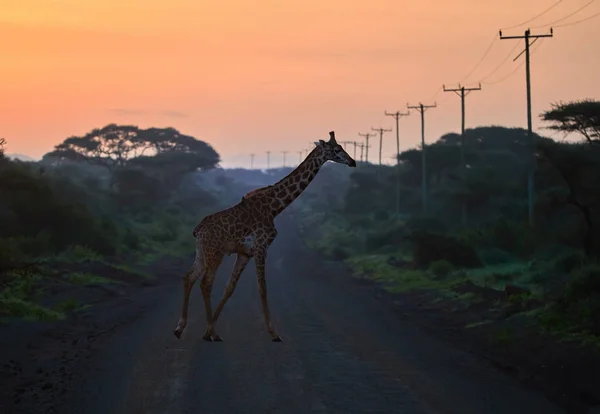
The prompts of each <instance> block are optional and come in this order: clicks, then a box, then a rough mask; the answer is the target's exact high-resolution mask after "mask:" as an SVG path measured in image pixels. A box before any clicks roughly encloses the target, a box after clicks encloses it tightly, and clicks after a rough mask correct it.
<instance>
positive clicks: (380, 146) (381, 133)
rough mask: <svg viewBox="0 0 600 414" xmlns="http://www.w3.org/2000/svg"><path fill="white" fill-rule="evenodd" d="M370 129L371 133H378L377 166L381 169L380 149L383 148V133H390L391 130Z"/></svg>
mask: <svg viewBox="0 0 600 414" xmlns="http://www.w3.org/2000/svg"><path fill="white" fill-rule="evenodd" d="M371 129H372V130H373V131H377V132H379V166H380V167H381V149H382V147H383V133H384V132H391V131H392V130H391V129H385V128H373V127H371Z"/></svg>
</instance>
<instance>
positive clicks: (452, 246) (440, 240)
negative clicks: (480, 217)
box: [407, 231, 482, 268]
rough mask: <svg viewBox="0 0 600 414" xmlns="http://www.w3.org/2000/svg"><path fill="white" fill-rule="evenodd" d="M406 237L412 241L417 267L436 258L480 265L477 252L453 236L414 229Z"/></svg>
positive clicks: (426, 264)
mask: <svg viewBox="0 0 600 414" xmlns="http://www.w3.org/2000/svg"><path fill="white" fill-rule="evenodd" d="M407 239H409V240H411V241H412V243H413V260H414V262H415V265H417V266H419V267H426V266H428V265H429V264H430V263H431V262H434V261H436V260H447V261H449V262H450V263H452V264H453V265H455V266H461V267H469V268H473V267H479V266H481V265H482V263H481V260H480V259H479V256H478V255H477V252H476V251H475V250H474V249H473V248H472V247H471V246H469V245H468V244H466V243H464V242H462V241H460V240H458V239H456V238H454V237H451V236H446V235H441V234H435V233H428V232H425V231H416V232H413V233H411V234H410V235H409V236H407Z"/></svg>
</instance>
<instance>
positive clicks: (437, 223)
mask: <svg viewBox="0 0 600 414" xmlns="http://www.w3.org/2000/svg"><path fill="white" fill-rule="evenodd" d="M541 118H542V119H543V120H544V121H546V125H547V127H548V129H549V132H553V133H554V137H555V138H554V139H550V138H546V137H543V136H540V135H537V134H536V135H535V160H536V164H537V168H536V174H535V197H534V200H535V203H534V219H535V221H534V226H533V227H531V226H530V225H529V222H528V203H527V201H528V194H527V171H528V170H527V168H528V163H529V160H530V146H529V142H530V141H529V138H528V136H527V131H526V130H523V129H519V128H505V127H501V126H486V127H477V128H473V129H468V130H467V131H466V133H465V136H464V143H465V145H464V157H465V165H466V168H462V167H461V162H460V160H461V147H460V143H461V136H460V135H459V134H455V133H449V134H446V135H444V136H442V137H440V138H439V139H438V140H437V141H435V142H434V143H431V144H428V145H427V146H426V157H427V164H426V165H427V178H426V179H427V188H428V192H427V210H426V211H424V210H423V204H422V181H421V180H422V173H421V170H422V165H421V162H422V153H421V150H420V149H410V150H407V151H404V152H403V153H401V154H400V155H399V161H400V162H399V166H398V167H395V166H394V167H391V166H381V167H380V166H376V165H374V164H367V163H361V164H359V167H358V168H357V169H356V170H351V169H348V168H344V167H343V166H338V165H333V164H332V165H330V164H327V165H326V168H324V171H323V172H322V173H321V174H319V175H318V176H317V178H316V179H315V182H314V183H313V184H312V185H311V186H310V187H309V188H308V189H307V190H306V192H305V194H303V195H302V197H300V198H299V200H298V201H297V203H296V205H295V211H296V216H297V217H298V219H299V220H300V221H301V225H302V233H303V237H304V239H305V240H306V242H307V244H308V245H309V246H310V247H311V248H313V249H315V250H318V251H319V252H321V253H322V254H323V255H325V256H327V257H328V258H330V259H331V260H337V261H343V262H345V263H346V264H347V265H348V266H350V267H351V268H352V270H353V272H354V274H355V276H356V277H360V278H368V279H372V280H374V281H376V282H377V283H380V284H381V285H382V286H383V287H384V288H385V289H387V290H388V291H390V292H393V293H395V294H399V295H401V294H406V293H408V292H410V293H411V294H412V295H413V296H414V295H415V294H419V295H422V296H423V298H425V299H424V300H426V303H429V304H430V305H431V306H432V307H434V306H436V304H438V305H437V306H444V311H445V312H450V313H451V314H453V315H454V318H455V319H456V320H460V321H462V323H463V327H465V328H473V329H475V328H477V327H483V326H486V325H489V324H496V325H497V326H499V327H501V328H502V330H498V329H497V330H495V331H494V332H493V335H496V339H497V340H498V341H505V340H507V337H508V336H510V335H508V334H506V332H505V331H506V329H509V330H510V329H511V327H512V326H513V325H514V326H516V325H518V326H522V325H526V326H527V329H530V330H531V329H534V330H537V331H539V332H543V333H547V334H550V335H552V336H553V337H554V338H556V339H558V340H561V341H562V340H574V341H576V342H578V343H587V344H594V345H600V262H599V258H600V233H599V230H600V224H599V223H600V204H599V202H600V180H599V179H598V177H600V102H596V101H589V100H584V101H577V102H568V103H560V104H556V105H552V107H551V108H550V109H549V110H547V111H545V112H544V113H543V114H541ZM563 135H567V137H568V141H567V140H564V139H561V138H562V136H563ZM398 183H399V185H398ZM397 194H398V195H399V200H400V203H399V205H397V204H396V203H397V201H396V200H397V199H396V197H397ZM442 304H443V305H442ZM460 315H463V316H460ZM464 315H466V316H464ZM507 324H508V325H507ZM507 326H508V327H507ZM499 332H500V333H499ZM498 338H499V339H498Z"/></svg>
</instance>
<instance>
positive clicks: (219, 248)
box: [174, 131, 356, 341]
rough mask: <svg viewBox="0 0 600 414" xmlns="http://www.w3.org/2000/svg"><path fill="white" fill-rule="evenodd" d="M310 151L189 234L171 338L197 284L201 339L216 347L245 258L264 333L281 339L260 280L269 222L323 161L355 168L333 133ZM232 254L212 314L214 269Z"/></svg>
mask: <svg viewBox="0 0 600 414" xmlns="http://www.w3.org/2000/svg"><path fill="white" fill-rule="evenodd" d="M315 144H316V145H315V148H314V149H313V150H312V151H311V152H310V153H309V154H308V156H307V157H306V158H305V159H304V161H302V162H301V163H300V165H299V166H298V167H297V168H296V169H294V170H293V171H292V172H290V173H289V174H288V175H287V176H285V177H284V178H282V179H281V180H279V181H278V182H276V183H275V184H272V185H269V186H267V187H262V188H258V189H256V190H253V191H250V192H248V193H247V194H246V195H244V196H243V197H242V199H241V200H240V202H239V203H237V204H236V205H234V206H232V207H229V208H227V209H225V210H222V211H219V212H217V213H214V214H211V215H209V216H206V217H204V219H202V221H200V223H199V224H198V225H197V226H196V227H195V228H194V230H193V232H192V234H193V236H194V237H195V239H196V258H195V260H194V264H193V265H192V268H191V269H190V270H189V271H188V272H187V273H186V274H185V276H184V277H183V304H182V310H181V318H180V319H179V322H178V323H177V326H176V328H175V331H174V334H175V336H176V337H177V338H180V337H181V334H182V333H183V331H184V329H185V327H186V325H187V315H188V307H189V299H190V292H191V290H192V287H193V286H194V283H195V282H196V280H197V279H201V281H200V287H201V290H202V296H203V299H204V307H205V312H206V330H205V333H204V336H203V339H205V340H207V341H220V340H222V339H221V337H220V336H219V335H218V334H217V332H216V328H215V326H216V323H217V320H218V318H219V316H220V314H221V312H222V311H223V307H224V306H225V303H226V302H227V301H228V300H229V298H230V297H231V296H232V295H233V292H234V290H235V287H236V285H237V282H238V280H239V278H240V276H241V274H242V272H243V271H244V269H245V268H246V265H247V264H248V262H250V259H251V258H254V262H255V266H256V275H257V281H258V291H259V294H260V300H261V305H262V311H263V316H264V320H265V325H266V327H267V331H268V332H269V335H270V336H271V339H272V340H273V341H281V337H280V336H279V335H278V333H277V331H276V330H275V328H274V327H273V325H272V323H271V316H270V311H269V305H268V298H267V285H266V278H265V263H266V259H267V251H268V249H269V246H270V245H271V243H272V242H273V240H275V237H276V236H277V230H276V229H275V223H274V220H275V217H277V216H278V215H279V214H280V213H281V212H282V211H283V210H285V208H286V207H288V206H289V205H290V204H291V203H292V202H293V201H294V200H295V199H296V198H297V197H298V196H299V195H300V194H301V193H302V192H303V191H304V190H305V189H306V187H308V185H309V184H310V182H311V181H312V180H313V179H314V178H315V176H316V175H317V173H318V172H319V170H320V168H321V167H322V166H323V164H325V163H326V162H327V161H333V162H336V163H340V164H345V165H348V166H350V167H356V161H355V160H354V159H352V157H350V155H348V153H347V152H346V151H345V150H344V149H343V148H342V146H341V145H339V144H338V143H337V142H336V140H335V133H334V132H333V131H331V132H330V133H329V141H324V140H319V141H317V142H315ZM234 253H235V254H237V259H236V262H235V265H234V268H233V272H232V274H231V277H230V279H229V281H228V283H227V285H226V287H225V291H224V293H223V297H222V299H221V300H220V302H219V304H218V305H217V308H216V309H215V311H214V312H213V311H212V305H211V292H212V287H213V283H214V280H215V276H216V272H217V269H218V268H219V266H220V264H221V262H222V260H223V257H224V255H226V254H227V255H231V254H234Z"/></svg>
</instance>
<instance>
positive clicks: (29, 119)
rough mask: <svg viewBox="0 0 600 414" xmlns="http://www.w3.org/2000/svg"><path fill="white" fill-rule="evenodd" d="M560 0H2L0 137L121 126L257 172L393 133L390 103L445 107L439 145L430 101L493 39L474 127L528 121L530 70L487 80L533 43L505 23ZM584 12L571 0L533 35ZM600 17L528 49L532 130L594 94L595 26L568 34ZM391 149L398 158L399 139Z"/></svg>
mask: <svg viewBox="0 0 600 414" xmlns="http://www.w3.org/2000/svg"><path fill="white" fill-rule="evenodd" d="M553 2H554V1H553V0H531V1H528V2H523V1H516V0H505V1H502V2H495V3H493V4H494V6H492V2H483V1H473V0H456V1H453V2H441V1H434V0H423V1H420V2H401V1H397V0H395V1H392V0H372V1H369V2H359V1H355V2H348V1H341V0H335V1H333V0H332V1H316V0H309V1H302V2H291V1H274V0H263V1H260V2H251V1H248V0H236V1H231V0H227V1H225V0H223V1H207V0H204V1H197V0H170V1H165V0H144V1H142V0H128V1H125V0H119V1H116V0H103V1H91V0H56V1H48V0H18V1H17V0H0V11H1V13H0V37H1V38H2V39H3V41H2V42H1V43H0V53H1V56H2V59H1V60H0V79H1V81H0V96H1V97H2V99H1V100H0V125H1V126H2V130H1V131H0V136H3V137H5V138H6V139H7V140H8V152H9V153H22V154H28V155H30V156H32V157H35V158H39V157H41V156H42V155H43V154H44V153H46V152H48V151H49V150H51V149H52V147H53V146H54V145H56V144H57V143H59V142H60V141H62V140H63V139H64V138H66V137H68V136H70V135H79V134H84V133H85V132H87V131H89V130H91V129H93V128H95V127H101V126H103V125H105V124H107V123H111V122H115V123H126V124H136V125H139V126H141V127H150V126H156V127H163V126H173V127H175V128H177V129H179V130H180V131H181V132H183V133H186V134H189V135H193V136H195V137H197V138H199V139H202V140H205V141H207V142H209V143H210V144H212V145H213V146H214V147H215V149H216V150H217V151H218V152H219V153H220V154H221V157H222V158H223V163H222V165H223V166H233V165H244V166H248V165H249V155H248V154H250V153H255V154H257V156H256V159H255V165H258V166H261V165H264V164H266V159H264V160H263V158H265V156H264V153H265V151H267V150H271V151H272V152H273V153H274V154H275V153H278V152H279V151H282V150H287V151H290V152H291V151H298V150H302V149H304V148H306V147H307V146H308V145H309V143H310V142H311V141H314V140H315V139H318V138H326V137H327V132H328V131H330V130H332V129H333V130H335V131H336V135H337V136H338V137H339V138H338V139H339V140H359V139H361V137H359V136H358V133H359V132H369V131H370V130H371V127H386V128H390V127H392V126H393V122H394V121H393V119H392V118H390V117H385V116H384V115H383V114H384V110H388V111H396V110H403V111H404V110H406V105H407V103H410V104H411V105H414V104H417V103H418V102H419V101H422V102H423V103H425V104H431V103H433V102H434V101H436V102H437V104H438V108H435V109H431V110H430V111H428V112H427V115H426V139H427V140H428V141H429V142H431V141H434V140H435V139H437V138H438V137H439V136H440V135H441V134H443V133H446V132H450V131H459V130H460V101H459V99H458V97H457V96H456V95H455V94H452V93H444V92H440V93H437V94H436V92H437V91H439V89H440V88H441V86H442V84H444V83H445V84H446V85H449V86H455V85H456V84H457V83H458V82H459V81H461V80H463V79H462V78H463V77H464V76H465V75H467V74H468V72H469V71H470V70H471V69H472V68H473V66H474V65H475V64H476V63H477V61H478V59H479V58H481V56H482V55H483V53H484V52H485V50H486V48H487V47H488V46H489V44H490V42H491V41H492V39H493V38H494V36H496V39H497V40H496V41H495V43H494V44H493V45H492V48H491V49H490V52H489V54H488V55H487V56H486V57H485V59H484V60H483V61H482V63H481V65H480V66H479V67H478V68H477V69H476V70H475V71H474V72H473V74H472V76H470V77H469V78H468V79H466V80H465V81H466V84H467V85H473V84H476V83H477V82H478V81H483V80H485V81H487V83H486V82H485V81H484V82H483V85H482V89H483V90H482V91H478V92H474V93H472V94H470V95H469V97H468V99H467V126H475V125H489V124H501V125H507V126H519V127H526V110H525V103H526V101H525V71H524V66H521V68H520V69H518V70H517V71H516V72H515V73H514V74H513V75H512V76H510V77H508V78H507V79H506V80H504V81H502V82H499V83H496V84H488V83H490V82H494V81H496V80H499V79H502V78H503V77H504V76H506V75H507V74H509V73H511V72H513V70H515V68H516V67H517V65H519V64H520V63H521V62H522V61H523V56H521V57H520V58H519V59H518V60H517V61H516V62H512V58H513V57H514V56H516V55H517V54H518V53H519V52H520V51H521V50H522V48H523V41H516V40H499V39H498V29H500V28H503V27H508V26H511V25H515V24H518V23H520V22H522V21H525V20H527V19H528V18H531V17H533V16H535V15H536V14H538V13H540V12H541V11H543V10H544V9H546V8H547V7H549V6H550V5H551V4H552V3H553ZM584 3H585V2H584V1H578V0H565V1H563V2H562V3H561V4H560V5H559V6H557V7H556V8H555V9H553V10H552V11H551V12H549V13H547V14H546V15H544V16H543V17H541V18H539V19H537V20H535V21H534V22H533V23H531V28H532V32H534V33H544V32H547V30H548V26H544V27H539V28H534V27H535V26H543V25H544V24H546V23H550V22H553V21H554V20H558V19H560V18H562V17H564V16H566V15H568V14H569V13H571V12H573V11H574V10H576V9H577V8H579V7H581V6H582V5H583V4H584ZM598 12H600V3H599V4H592V5H590V6H589V7H587V8H585V9H584V10H582V11H581V12H580V13H578V14H575V15H574V16H573V17H571V18H569V19H567V20H565V21H562V22H560V23H557V24H556V25H555V29H554V37H553V38H550V39H545V40H543V41H541V43H540V44H539V48H537V46H538V45H537V44H536V45H535V46H534V50H535V52H534V54H533V56H532V100H533V105H532V106H533V114H534V115H533V116H534V128H535V129H536V130H537V129H538V128H539V127H541V125H540V123H539V122H538V114H539V113H540V112H541V111H542V110H544V109H547V108H548V107H549V105H550V103H551V102H555V101H559V100H565V101H566V100H571V99H582V98H596V99H599V98H600V83H599V82H598V74H597V73H598V67H599V66H600V54H599V53H598V44H599V43H600V24H599V22H600V18H598V19H591V20H590V21H588V22H582V23H581V24H576V25H572V26H567V27H562V28H561V27H558V26H560V25H561V24H564V23H568V22H572V21H576V20H580V19H582V18H585V17H588V16H591V15H593V14H595V13H598ZM525 28H526V26H522V27H519V28H516V29H512V30H505V34H515V35H522V34H523V30H524V29H525ZM516 42H518V43H519V44H518V45H516V46H515V43H516ZM512 49H514V51H513V52H512V55H511V58H510V59H508V60H507V61H506V62H505V63H504V64H503V65H502V66H501V67H500V68H499V69H498V70H497V71H496V72H495V73H494V74H493V75H491V76H490V77H489V78H487V79H484V78H485V77H486V75H488V73H490V72H491V71H492V70H493V69H494V68H495V67H497V66H498V64H499V63H500V62H501V61H502V60H503V59H504V58H505V57H506V56H507V54H508V53H509V52H510V51H511V50H512ZM540 132H545V131H540ZM419 134H420V123H419V117H418V115H417V114H416V113H415V114H413V115H411V116H409V117H406V118H405V119H403V120H402V121H401V146H402V148H409V147H413V146H415V145H416V144H417V143H418V141H419V139H420V138H419ZM384 141H385V146H384V154H385V157H386V160H387V161H391V159H390V158H391V157H392V155H393V152H394V151H395V135H394V134H393V133H388V134H387V135H386V136H384ZM272 159H273V160H274V162H273V163H274V164H276V163H277V155H274V156H273V157H272ZM291 159H294V160H295V159H296V157H291Z"/></svg>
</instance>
